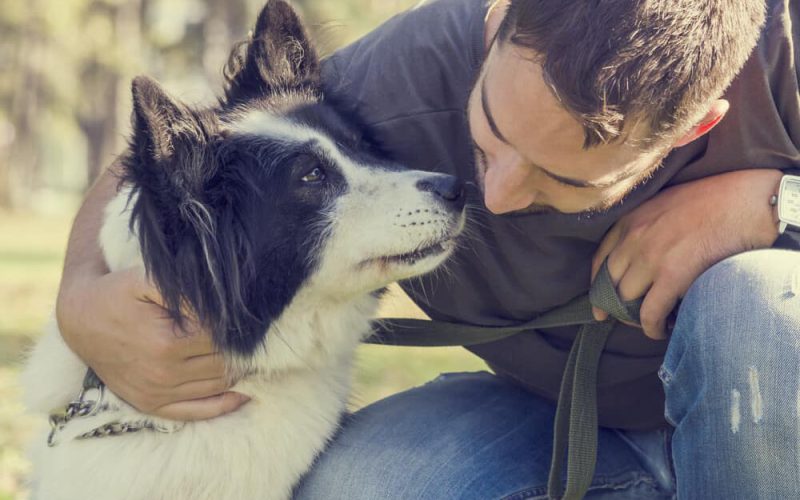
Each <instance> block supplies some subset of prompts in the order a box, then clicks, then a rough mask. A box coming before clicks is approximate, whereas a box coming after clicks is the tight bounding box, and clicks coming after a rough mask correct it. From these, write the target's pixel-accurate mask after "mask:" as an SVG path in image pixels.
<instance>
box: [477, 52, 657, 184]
mask: <svg viewBox="0 0 800 500" xmlns="http://www.w3.org/2000/svg"><path fill="white" fill-rule="evenodd" d="M478 85H479V88H478V90H479V91H481V92H483V93H484V95H483V97H484V98H485V101H486V104H487V105H488V107H489V109H490V113H491V115H492V118H493V119H494V122H495V125H496V126H497V129H498V130H499V131H500V132H501V134H502V135H503V137H504V138H505V139H507V140H508V142H509V143H511V144H512V145H513V146H514V148H515V149H516V150H517V151H518V152H519V153H520V154H521V155H523V156H524V157H525V158H527V159H528V160H530V161H531V162H532V163H535V164H537V165H539V166H541V167H543V168H545V169H547V170H550V171H553V172H555V173H558V174H560V175H563V176H567V177H576V178H583V179H589V178H592V179H599V178H601V177H607V176H608V177H611V176H616V175H617V174H618V173H619V171H620V170H621V169H624V168H625V166H626V165H630V164H631V163H632V162H635V161H637V160H639V159H641V157H642V154H641V151H639V150H637V149H636V148H634V147H632V146H630V145H628V144H624V143H622V144H608V145H600V146H596V147H593V148H590V149H584V147H583V144H584V139H585V137H584V129H583V127H582V126H581V124H580V122H579V121H578V120H577V119H576V118H575V117H574V116H573V115H572V114H570V112H568V111H567V110H566V109H565V108H564V107H563V106H562V104H561V103H560V101H559V100H558V98H557V90H556V89H553V88H551V86H550V85H549V84H548V83H547V81H546V80H545V78H544V76H543V72H542V68H541V65H540V64H538V63H537V61H536V58H535V54H533V53H531V52H530V51H527V50H526V49H522V48H520V47H517V46H515V45H513V44H511V43H509V42H505V43H495V44H493V47H492V49H491V50H490V52H489V54H488V56H487V61H486V63H485V65H484V73H483V77H482V78H481V79H480V80H479V81H478Z"/></svg>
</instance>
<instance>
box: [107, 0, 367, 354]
mask: <svg viewBox="0 0 800 500" xmlns="http://www.w3.org/2000/svg"><path fill="white" fill-rule="evenodd" d="M231 61H234V62H233V63H231V64H229V66H228V73H227V76H228V82H227V85H226V89H225V98H224V100H221V101H220V106H218V107H216V108H212V109H207V110H195V109H192V108H190V107H188V106H186V105H184V104H182V103H180V102H178V101H176V100H174V99H172V98H171V97H170V96H168V95H167V94H166V93H165V92H164V91H163V90H162V89H161V88H160V86H159V85H158V84H157V83H156V82H154V81H153V80H150V79H148V78H145V77H139V78H137V79H135V80H134V82H133V98H134V113H133V125H134V132H133V136H132V139H131V141H130V148H129V151H128V153H127V155H126V156H125V158H124V166H125V175H124V179H123V181H124V182H127V183H129V184H130V185H132V186H133V189H134V193H135V194H136V195H137V196H135V198H133V199H134V202H133V206H132V213H133V216H132V219H131V224H132V228H134V229H135V230H136V231H137V234H138V236H139V239H140V241H141V247H142V254H143V257H144V261H145V265H146V267H147V271H148V274H149V275H150V276H151V278H152V279H153V281H154V282H155V283H156V285H157V286H158V288H159V290H160V292H161V294H162V295H163V298H164V301H165V305H166V309H167V311H168V312H169V314H170V315H171V317H172V318H174V319H175V320H176V321H178V322H179V323H180V322H181V321H182V320H183V318H184V317H185V315H187V314H193V315H196V316H197V318H198V319H199V320H200V321H201V322H202V323H203V324H205V325H206V326H207V327H208V328H210V330H211V331H212V333H213V338H214V341H215V343H216V344H217V346H219V347H220V348H221V349H222V350H225V351H231V352H236V353H241V354H249V353H252V352H253V351H254V350H255V349H256V348H257V347H258V346H259V345H260V344H261V342H262V341H263V339H264V336H265V335H266V333H267V330H268V329H269V326H270V324H271V323H272V322H273V321H274V320H275V319H276V318H277V317H278V316H279V315H280V314H281V312H282V311H283V310H284V309H285V307H286V306H287V305H288V304H289V302H290V301H291V300H292V298H293V297H294V296H295V295H296V293H297V291H298V289H299V288H300V287H301V285H302V284H303V283H304V282H305V280H306V279H307V278H308V276H309V275H310V273H312V272H313V270H314V267H315V266H316V265H317V260H318V254H319V251H320V245H319V243H320V239H321V237H322V235H323V234H324V231H325V228H326V226H327V225H328V224H329V221H327V220H326V210H327V208H328V207H330V205H331V204H332V203H333V202H334V201H335V199H336V197H338V196H340V195H341V194H342V193H343V192H345V191H346V189H347V186H346V183H345V181H344V178H343V177H342V176H341V174H340V173H339V172H338V170H337V168H336V166H335V165H328V164H325V160H324V159H323V158H322V156H321V155H319V154H318V152H317V151H315V149H314V145H313V144H300V143H298V144H293V145H287V144H286V143H285V142H284V141H278V140H270V139H269V138H263V137H255V136H242V135H236V134H229V133H227V132H225V131H224V130H225V127H224V126H223V123H224V121H225V120H229V119H230V118H231V117H232V116H235V115H236V114H238V113H240V112H242V111H246V110H250V109H266V110H270V111H272V112H277V111H280V110H291V111H289V114H291V116H292V117H293V119H295V120H297V121H300V122H303V123H306V124H308V125H309V126H314V127H315V128H317V129H324V130H326V131H329V133H330V134H332V136H333V139H334V140H335V141H336V142H339V143H345V144H347V145H349V146H350V147H351V148H352V151H353V154H356V153H355V152H356V151H359V150H360V147H358V146H359V145H360V144H361V143H360V141H361V140H362V137H361V136H360V134H358V133H357V132H355V130H357V129H356V128H354V127H352V125H350V124H349V123H348V122H347V121H345V120H343V119H341V118H340V117H339V115H338V114H337V113H336V111H335V110H334V109H332V108H330V107H329V106H328V105H326V104H321V103H320V100H321V89H320V88H319V65H318V62H317V56H316V54H315V53H314V51H313V48H312V47H311V45H310V42H309V41H308V38H307V36H306V34H305V30H304V28H303V27H302V25H301V24H300V22H299V20H298V18H297V16H296V15H295V14H294V12H293V11H292V9H291V8H290V7H289V6H288V5H287V4H286V3H285V2H283V1H282V0H270V1H269V2H268V3H267V5H266V6H265V7H264V9H263V11H262V13H261V14H260V15H259V18H258V22H257V24H256V30H255V32H254V35H253V38H252V40H251V41H250V42H249V43H247V44H245V45H243V46H242V47H238V48H237V49H235V50H234V54H233V55H232V57H231ZM315 168H320V169H322V170H324V172H325V176H324V179H323V180H321V181H319V182H308V181H307V179H308V178H306V180H303V178H304V176H306V175H307V174H309V173H310V172H312V171H313V170H314V169H315Z"/></svg>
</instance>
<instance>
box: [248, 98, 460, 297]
mask: <svg viewBox="0 0 800 500" xmlns="http://www.w3.org/2000/svg"><path fill="white" fill-rule="evenodd" d="M315 107H316V106H312V107H311V108H305V109H304V108H300V109H298V110H296V112H295V113H290V114H289V117H279V116H275V115H272V114H271V113H269V112H266V111H253V112H251V113H249V114H247V115H246V116H245V117H244V118H243V119H241V120H239V121H237V122H236V123H235V124H234V125H233V126H232V131H233V132H234V133H236V134H243V135H247V136H250V137H252V138H254V139H255V138H259V137H260V138H261V139H262V140H265V141H276V140H279V141H282V142H283V148H285V150H286V154H287V156H291V155H292V154H303V155H306V156H305V158H306V162H307V165H306V170H307V174H306V176H304V180H303V182H305V183H306V184H307V185H308V186H316V188H317V189H318V190H319V192H320V196H325V195H324V194H323V193H326V192H327V193H328V194H327V196H330V194H329V193H330V191H331V190H334V191H335V192H336V195H335V196H333V197H331V198H330V200H329V203H328V205H327V206H326V207H325V208H324V209H323V211H324V221H320V223H322V224H325V225H326V226H327V227H326V229H325V230H324V231H322V232H320V234H319V240H318V241H317V242H315V245H316V246H317V247H318V248H319V252H318V253H317V254H316V256H315V260H316V266H315V272H314V273H313V275H312V276H311V277H310V280H309V281H310V283H309V284H307V285H306V286H309V287H310V286H313V287H314V288H315V290H316V291H318V292H321V293H325V294H329V295H330V296H331V297H338V298H339V299H341V298H345V297H348V296H351V295H354V294H363V293H368V292H370V291H373V290H376V289H378V288H381V287H383V286H385V285H387V284H388V283H391V282H393V281H397V280H401V279H404V278H409V277H412V276H416V275H419V274H423V273H426V272H429V271H431V270H433V269H434V268H436V267H437V266H438V265H439V264H441V263H442V262H443V261H444V260H445V259H446V258H447V257H448V256H449V255H450V253H451V252H452V250H453V248H454V245H455V238H456V237H457V236H458V235H459V233H460V232H461V230H462V229H463V226H464V211H463V208H464V195H463V192H462V187H461V184H460V182H459V181H458V180H456V179H455V178H453V177H451V176H447V175H442V174H433V173H428V172H422V171H416V170H408V169H405V168H401V167H398V166H396V165H394V164H391V163H389V162H385V161H380V160H378V159H376V158H374V157H370V156H369V155H367V154H365V153H364V152H363V151H360V150H358V149H351V148H348V147H347V145H346V144H345V142H344V141H336V140H335V139H334V138H335V137H336V136H337V134H340V133H342V129H341V127H342V125H343V123H342V122H341V121H339V120H334V122H333V123H327V124H325V125H327V127H328V129H327V130H318V129H316V128H314V127H313V126H311V125H306V124H303V123H302V120H303V117H304V116H308V115H309V113H313V116H314V125H316V126H320V125H321V124H324V119H325V118H326V116H325V114H324V113H320V112H319V111H320V110H319V109H314V108H315ZM329 134H330V135H329ZM293 150H295V152H292V151H293Z"/></svg>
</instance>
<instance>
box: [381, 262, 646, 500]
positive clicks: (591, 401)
mask: <svg viewBox="0 0 800 500" xmlns="http://www.w3.org/2000/svg"><path fill="white" fill-rule="evenodd" d="M641 304H642V299H638V300H634V301H630V302H623V301H622V300H621V299H620V297H619V295H618V294H617V291H616V289H615V287H614V283H613V281H612V280H611V275H610V274H609V271H608V262H607V261H606V262H604V263H603V265H602V267H601V268H600V271H599V272H598V273H597V276H596V277H595V280H594V282H593V283H592V287H591V289H590V290H589V294H588V295H586V296H583V297H579V298H577V299H574V300H572V301H571V302H569V303H567V304H566V305H564V306H561V307H557V308H555V309H551V310H550V311H547V312H545V313H543V314H541V315H540V316H538V317H536V318H535V319H533V320H531V321H528V322H526V323H522V324H519V325H514V326H505V327H491V326H476V325H467V324H460V323H450V322H445V321H429V320H419V319H407V318H391V319H385V320H381V321H379V322H378V323H377V324H376V331H375V333H374V334H373V335H372V336H371V337H370V338H369V339H367V341H366V342H368V343H370V344H381V345H399V346H420V347H441V346H469V345H477V344H485V343H488V342H495V341H497V340H501V339H504V338H507V337H511V336H512V335H517V334H520V333H524V332H525V331H528V330H534V329H538V328H552V327H558V326H570V325H582V326H581V328H580V330H579V331H578V335H577V336H576V337H575V341H574V342H573V344H572V349H571V350H570V353H569V357H568V358H567V364H566V367H565V368H564V375H563V378H562V379H561V390H560V392H559V396H558V407H557V409H556V418H555V427H554V433H553V434H554V438H553V440H554V442H553V456H552V462H551V464H550V478H549V481H548V485H547V487H548V494H549V496H550V498H552V499H564V500H577V499H580V498H583V496H584V495H585V494H586V491H587V490H588V489H589V486H590V485H591V482H592V478H593V477H594V468H595V461H596V458H597V368H598V365H599V363H600V355H601V354H602V352H603V348H604V346H605V344H606V341H607V340H608V335H609V334H610V333H611V330H612V329H613V328H614V325H615V324H616V322H617V321H625V322H628V323H634V324H639V309H640V307H641ZM592 306H595V307H598V308H600V309H602V310H604V311H607V312H608V313H609V318H610V319H608V320H606V321H596V320H595V319H594V316H593V315H592ZM565 457H566V461H567V484H566V489H565V488H564V485H563V483H562V480H561V476H562V474H561V471H562V467H563V464H564V459H565Z"/></svg>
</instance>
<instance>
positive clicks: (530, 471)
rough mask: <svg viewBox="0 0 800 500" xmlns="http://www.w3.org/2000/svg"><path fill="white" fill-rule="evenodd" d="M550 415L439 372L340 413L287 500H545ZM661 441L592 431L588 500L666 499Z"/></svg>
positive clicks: (517, 394) (480, 377)
mask: <svg viewBox="0 0 800 500" xmlns="http://www.w3.org/2000/svg"><path fill="white" fill-rule="evenodd" d="M554 415H555V408H554V405H553V404H552V403H549V402H547V401H545V400H543V399H541V398H538V397H536V396H534V395H532V394H530V393H528V392H526V391H524V390H522V389H520V388H519V387H517V386H515V385H513V384H512V383H509V382H507V381H504V380H502V379H500V378H498V377H495V376H494V375H491V374H488V373H485V372H484V373H459V374H447V375H442V376H441V377H439V378H438V379H436V380H435V381H433V382H430V383H428V384H426V385H424V386H422V387H418V388H415V389H412V390H409V391H406V392H403V393H400V394H397V395H394V396H392V397H389V398H387V399H384V400H382V401H379V402H377V403H375V404H372V405H370V406H368V407H366V408H364V409H362V410H361V411H359V412H357V413H355V414H353V415H350V416H348V417H347V418H346V420H345V422H344V426H343V428H342V430H341V432H340V433H339V434H338V435H337V437H336V439H335V440H334V442H333V443H332V444H331V446H330V447H329V448H328V450H327V451H326V452H325V453H324V454H323V455H322V456H321V457H320V458H319V460H318V462H317V464H316V465H315V467H314V469H313V470H312V471H311V472H310V473H309V475H308V476H307V477H306V479H305V480H304V481H303V483H302V484H301V485H300V487H299V488H298V491H297V495H296V498H301V499H305V498H314V499H330V500H333V499H343V500H344V499H347V500H357V499H436V500H445V499H519V500H522V499H536V498H546V486H547V475H548V471H549V468H550V453H551V449H552V439H553V435H552V427H553V417H554ZM666 439H667V436H666V435H665V431H653V432H651V433H635V434H634V433H627V434H626V433H621V432H617V431H613V430H608V429H601V430H600V434H599V447H598V461H597V469H596V473H595V481H594V483H593V485H592V488H591V490H590V494H589V495H588V497H589V498H614V499H623V498H669V497H670V496H671V495H670V494H667V493H665V492H664V490H663V489H662V488H661V487H660V486H659V482H658V480H656V478H655V476H654V473H653V472H651V470H652V465H653V464H654V463H661V464H663V463H665V461H666V460H668V459H667V458H666V451H665V446H664V444H665V441H666ZM643 450H648V451H643ZM647 452H650V453H651V454H655V455H658V456H656V457H652V456H650V457H648V456H645V455H643V453H647ZM659 473H660V472H659V471H655V475H658V474H659ZM662 475H663V474H662ZM662 482H663V478H662Z"/></svg>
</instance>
